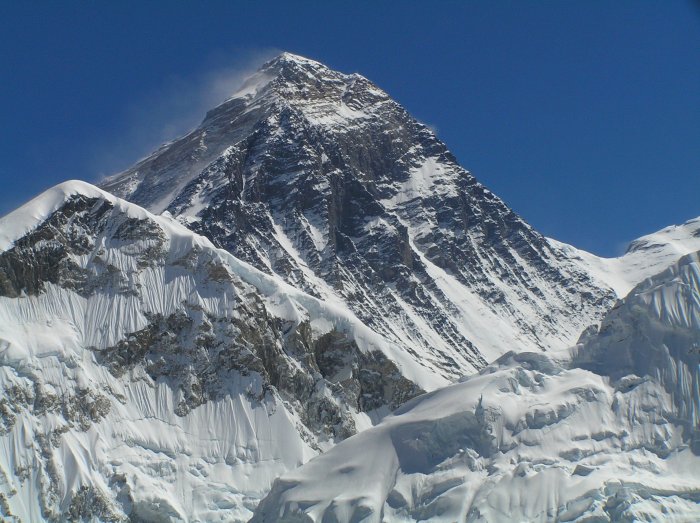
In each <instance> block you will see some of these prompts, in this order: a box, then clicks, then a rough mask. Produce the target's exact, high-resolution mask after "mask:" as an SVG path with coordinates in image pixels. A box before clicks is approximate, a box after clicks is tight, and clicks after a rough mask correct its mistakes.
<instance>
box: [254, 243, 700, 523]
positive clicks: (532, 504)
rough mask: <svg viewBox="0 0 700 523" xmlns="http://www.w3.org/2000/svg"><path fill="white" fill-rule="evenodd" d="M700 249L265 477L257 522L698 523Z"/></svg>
mask: <svg viewBox="0 0 700 523" xmlns="http://www.w3.org/2000/svg"><path fill="white" fill-rule="evenodd" d="M699 383H700V253H694V254H690V255H687V256H685V257H683V258H682V259H681V260H680V261H679V262H677V263H676V264H674V265H673V266H672V267H670V268H668V269H666V270H665V271H663V272H662V273H660V274H658V275H656V276H654V277H651V278H649V279H647V280H645V281H644V282H642V283H641V284H639V285H638V286H636V287H635V288H634V289H633V290H632V291H631V292H630V294H629V295H628V296H627V297H625V298H624V299H623V300H621V301H620V302H619V303H618V304H617V305H616V306H615V307H614V308H613V309H612V310H611V311H610V312H609V313H608V314H607V315H606V316H605V318H604V319H603V321H602V323H601V325H600V327H599V329H598V330H597V332H588V333H586V334H585V336H584V337H583V338H582V339H581V340H580V342H579V343H578V344H576V345H575V346H573V347H571V348H570V349H569V350H565V351H559V352H553V353H547V354H540V353H531V352H521V353H508V354H506V355H504V356H502V357H501V358H499V359H498V360H497V361H496V362H494V363H493V364H491V365H489V366H488V367H486V368H484V369H483V370H482V371H481V372H480V373H479V374H478V375H475V376H471V377H468V378H466V379H464V380H463V381H462V382H461V383H457V384H454V385H450V386H448V387H445V388H442V389H439V390H438V391H436V392H433V393H429V394H426V395H423V396H420V397H419V398H416V399H414V400H412V401H409V402H408V403H407V404H405V405H404V406H403V407H401V408H399V409H398V410H396V411H395V412H394V413H392V414H391V415H390V416H388V417H386V418H385V419H384V420H383V421H382V422H381V423H380V424H378V425H377V426H376V427H374V428H371V429H369V430H367V431H365V432H363V433H361V434H359V435H357V436H355V437H353V438H351V439H349V440H346V441H344V442H342V443H340V444H339V445H337V446H336V447H334V448H333V449H332V450H330V451H329V452H327V453H325V454H323V455H322V456H319V457H317V458H315V459H313V460H311V461H310V462H309V463H308V464H306V465H304V466H302V467H301V468H299V469H296V470H294V471H291V472H289V473H287V474H285V475H283V476H282V477H281V478H280V479H278V480H276V481H275V484H274V486H273V488H272V491H271V493H270V494H269V495H268V497H267V498H266V499H265V500H263V502H262V503H261V504H260V505H259V507H258V509H257V511H256V514H255V517H254V518H253V520H252V521H255V522H265V521H310V522H311V521H366V522H371V521H377V522H378V521H422V520H430V521H445V522H448V521H475V522H476V521H489V522H497V521H504V522H505V521H688V522H689V521H697V519H698V517H699V515H700V472H699V471H700V418H699V416H698V412H700V393H699V392H700V386H699Z"/></svg>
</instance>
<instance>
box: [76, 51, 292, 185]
mask: <svg viewBox="0 0 700 523" xmlns="http://www.w3.org/2000/svg"><path fill="white" fill-rule="evenodd" d="M279 52H280V51H279V50H276V49H262V50H255V51H246V52H244V53H240V52H238V53H236V55H235V57H234V58H233V60H231V61H229V62H228V63H226V64H225V65H218V66H214V67H211V68H210V69H208V70H205V71H203V72H200V73H199V74H196V75H190V76H185V75H182V76H180V75H177V76H172V77H170V78H167V79H164V81H163V84H162V86H161V87H159V88H157V89H155V90H152V91H150V92H145V93H141V94H138V93H137V94H136V96H135V99H136V101H135V102H133V103H131V104H130V105H128V106H127V107H124V108H123V112H124V118H123V123H122V125H120V127H121V131H120V132H119V134H118V135H116V136H110V137H106V138H105V139H104V141H103V142H102V143H101V144H100V145H98V146H97V147H96V151H95V153H94V154H93V156H92V158H91V159H90V166H89V167H90V170H92V171H93V172H95V178H96V179H97V180H99V179H101V178H104V177H105V176H107V175H110V174H114V173H116V172H119V171H121V170H123V169H126V168H128V167H129V166H131V165H133V164H134V163H136V162H137V161H138V160H139V159H141V158H143V157H145V156H147V155H148V154H149V153H151V152H152V151H153V150H155V149H156V148H157V147H159V146H160V145H162V144H163V143H167V142H169V141H171V140H174V139H175V138H178V137H179V136H182V135H184V134H186V133H187V132H188V131H190V130H192V129H194V128H195V127H197V125H199V123H200V122H201V121H202V119H203V118H204V115H205V114H206V112H207V111H208V110H209V109H211V108H213V107H215V106H217V105H219V104H220V103H221V102H223V101H224V100H226V99H227V98H228V97H229V96H230V95H231V94H233V93H234V92H235V91H236V90H237V88H238V87H239V86H240V85H241V84H242V83H243V81H244V80H245V79H246V78H247V77H248V76H249V75H250V74H252V73H253V72H255V70H257V68H258V67H259V66H260V65H261V64H262V63H263V62H265V61H266V60H269V59H271V58H272V57H274V56H275V55H277V54H279Z"/></svg>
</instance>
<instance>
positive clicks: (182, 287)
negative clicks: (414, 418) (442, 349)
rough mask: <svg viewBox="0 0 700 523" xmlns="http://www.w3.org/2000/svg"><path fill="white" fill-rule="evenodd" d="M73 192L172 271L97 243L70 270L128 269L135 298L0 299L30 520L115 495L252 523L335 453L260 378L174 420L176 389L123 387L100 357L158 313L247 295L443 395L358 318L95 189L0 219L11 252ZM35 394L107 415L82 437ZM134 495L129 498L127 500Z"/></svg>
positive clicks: (220, 305) (5, 431)
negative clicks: (216, 272)
mask: <svg viewBox="0 0 700 523" xmlns="http://www.w3.org/2000/svg"><path fill="white" fill-rule="evenodd" d="M74 195H82V196H87V197H89V198H96V199H99V200H105V201H107V202H110V203H111V204H112V205H113V206H114V210H113V211H112V216H113V218H110V219H114V220H117V218H119V217H120V216H121V217H122V218H119V219H123V216H124V215H125V216H128V217H129V218H135V219H137V220H144V221H147V222H151V223H155V224H157V226H158V227H159V228H160V230H161V231H162V232H163V235H164V238H165V247H164V249H165V261H164V263H162V264H157V265H154V266H150V267H146V268H143V267H141V268H139V267H138V266H137V263H136V261H135V259H134V257H133V256H132V255H133V254H134V253H137V254H138V253H139V252H141V251H143V250H144V249H146V248H147V247H148V245H149V244H148V241H147V240H143V241H140V242H139V241H137V242H135V243H132V244H124V243H123V242H121V243H120V242H119V241H116V240H113V239H105V238H96V239H95V241H96V243H97V245H96V246H95V248H94V249H93V251H92V254H89V255H84V256H74V257H73V260H74V261H75V262H76V264H77V265H78V266H80V267H83V268H85V269H87V270H96V269H95V267H96V266H97V263H98V261H97V260H96V258H99V259H100V263H101V264H106V265H111V266H114V267H117V268H118V269H119V270H120V272H121V273H123V274H128V275H130V276H129V278H130V281H129V288H130V289H131V290H132V291H134V292H126V293H122V292H117V291H116V290H114V289H112V290H108V291H100V292H95V293H93V294H90V295H88V296H84V295H81V294H79V293H78V292H74V291H73V290H70V289H67V288H63V287H60V286H58V285H55V284H52V283H47V284H46V286H45V289H44V291H42V292H41V293H39V294H38V295H26V294H22V295H21V296H19V297H16V298H10V297H0V388H2V391H3V393H2V396H0V402H2V401H3V400H4V399H8V401H9V402H8V403H3V404H2V405H0V414H6V415H7V416H6V417H5V418H4V419H5V421H6V422H4V423H5V424H4V425H3V426H0V493H2V495H3V496H4V499H5V501H6V502H7V506H8V507H9V512H10V513H11V514H12V515H13V516H14V517H16V518H19V520H21V521H40V520H43V519H51V518H52V517H59V516H58V514H66V513H67V511H69V510H70V499H71V498H72V497H73V496H74V495H75V494H76V492H78V491H79V489H80V488H81V487H91V488H93V489H96V490H98V491H99V492H100V493H101V494H102V495H104V496H105V498H106V499H107V501H106V503H107V505H108V507H109V508H110V510H111V511H112V512H110V513H114V514H121V513H122V512H121V511H122V510H126V509H130V510H132V511H133V512H132V515H138V516H139V517H142V518H144V519H145V520H149V521H237V520H241V521H243V520H247V519H248V517H250V515H251V511H252V509H253V508H254V507H255V504H256V503H257V501H258V500H259V499H260V498H261V497H262V496H263V495H264V494H265V493H266V492H267V491H268V489H269V487H270V485H271V483H272V481H273V480H274V478H276V477H277V476H279V475H280V474H281V473H283V472H285V471H287V470H290V469H293V468H295V467H297V466H298V465H300V464H302V463H304V462H306V461H307V460H308V459H309V458H310V457H312V456H313V455H315V454H316V453H317V452H318V448H320V447H323V446H324V445H326V446H327V445H328V444H330V442H325V443H324V442H323V441H315V440H314V437H313V435H312V434H311V433H310V432H309V431H308V430H305V429H304V428H303V426H302V422H301V420H300V419H299V415H298V413H297V412H296V411H295V410H294V409H293V408H291V407H290V406H289V405H287V404H286V403H285V402H283V401H282V400H281V398H280V397H279V396H278V395H277V394H276V393H274V392H273V393H267V394H266V393H265V392H264V391H263V390H262V389H261V385H262V381H261V377H260V375H259V374H257V373H256V372H250V373H248V374H232V375H231V377H230V379H229V380H228V381H226V383H225V384H224V386H225V388H226V391H225V392H226V393H225V394H224V395H223V397H222V398H219V399H216V400H211V401H208V402H206V403H204V404H202V405H199V406H197V407H196V408H193V409H191V410H189V412H187V413H186V415H184V416H178V415H176V414H175V413H174V411H175V410H176V408H177V406H178V405H179V404H180V403H181V402H182V400H183V396H182V391H180V390H179V389H177V388H174V387H171V386H170V384H169V383H168V381H167V380H161V379H159V380H156V381H154V380H153V379H151V378H150V377H149V375H147V374H146V373H145V372H144V371H143V370H139V369H138V368H137V369H134V370H132V371H129V372H128V373H127V375H126V376H125V377H120V378H117V377H115V376H114V375H112V374H111V373H110V372H109V371H108V369H107V368H106V367H105V366H104V365H101V364H99V363H98V361H97V360H96V354H97V353H99V351H101V350H102V349H104V348H106V347H109V346H112V345H114V344H115V343H117V342H118V341H119V340H121V339H124V337H125V336H126V335H128V334H129V333H132V332H135V331H138V330H139V329H143V328H144V327H145V326H146V325H148V323H149V317H147V315H148V314H151V315H152V314H162V315H163V316H167V315H169V314H173V313H175V312H176V311H178V310H180V308H181V307H182V306H183V305H186V306H187V307H188V308H189V309H188V310H190V311H193V310H194V311H197V310H201V311H202V312H203V313H204V314H207V315H212V316H216V317H223V318H227V317H231V316H232V314H235V313H234V307H235V304H236V303H237V302H238V301H239V300H246V297H247V296H248V295H249V294H251V293H252V294H254V295H256V296H258V297H259V298H261V299H262V301H263V303H264V305H265V308H266V310H267V314H268V315H271V316H272V317H275V318H280V319H283V320H285V321H290V322H299V321H302V320H306V319H308V320H310V321H311V324H312V326H313V328H314V330H315V331H318V332H328V331H330V330H332V329H334V328H335V329H337V330H339V331H342V332H346V333H347V334H348V335H349V336H350V337H351V338H352V339H354V340H355V341H356V342H357V344H358V346H359V347H360V349H362V350H375V349H379V350H381V351H383V352H384V353H385V354H386V355H387V356H388V357H389V358H390V359H391V360H393V361H394V362H395V363H396V364H397V366H398V367H399V368H400V369H401V372H402V374H404V375H405V376H407V377H409V378H410V379H412V380H414V381H415V382H416V383H418V384H419V385H420V386H422V387H423V388H425V389H426V390H432V389H435V388H436V387H439V386H443V385H445V384H446V381H445V380H444V379H443V378H441V377H440V376H439V375H438V374H437V373H434V372H432V371H431V369H430V368H429V367H427V366H425V365H423V364H421V362H419V361H417V360H416V359H415V358H414V357H413V356H411V355H408V354H406V353H405V352H404V351H403V350H402V349H401V348H400V347H398V346H396V345H395V344H392V343H390V342H388V341H387V340H385V339H384V338H383V337H382V336H380V335H378V334H377V333H375V332H373V331H371V330H370V329H369V328H367V327H366V326H364V325H363V324H362V323H361V322H359V320H357V318H356V317H355V316H354V315H353V314H352V313H351V312H349V311H347V310H343V309H341V308H339V307H338V306H337V305H333V304H328V303H324V302H322V301H320V300H318V299H316V298H313V297H311V296H309V295H307V294H304V293H303V292H301V291H298V290H297V289H294V288H293V287H291V286H290V285H288V284H286V283H285V282H283V281H281V280H279V279H277V278H275V277H272V276H269V275H266V274H264V273H262V272H260V271H258V270H257V269H255V268H253V267H251V266H250V265H248V264H246V263H243V262H241V261H240V260H237V259H236V258H234V257H233V256H231V255H230V254H228V253H227V252H225V251H222V250H219V249H216V248H214V247H213V246H212V244H211V243H210V242H209V241H208V240H207V239H205V238H203V237H200V236H197V235H195V234H193V233H192V232H191V231H189V230H188V229H186V228H185V227H184V226H182V225H180V224H179V223H177V222H176V221H174V220H172V219H170V218H167V217H164V216H155V215H153V214H151V213H149V212H147V211H145V210H144V209H142V208H140V207H138V206H136V205H133V204H130V203H127V202H125V201H123V200H120V199H119V198H116V197H114V196H112V195H110V194H108V193H105V192H104V191H101V190H100V189H98V188H96V187H94V186H92V185H90V184H87V183H84V182H78V181H71V182H66V183H63V184H60V185H58V186H56V187H54V188H53V189H50V190H48V191H46V192H45V193H43V194H42V195H40V196H39V197H37V198H35V199H34V200H32V201H30V202H29V203H27V204H26V205H24V206H22V207H21V208H19V209H18V210H17V211H15V212H13V213H11V214H9V215H7V216H5V217H4V218H2V220H0V231H1V232H0V245H1V246H2V247H1V248H2V251H6V250H8V249H10V248H12V246H13V245H14V244H15V243H16V242H17V241H19V239H20V238H21V237H23V236H24V235H25V234H27V233H28V232H30V231H31V230H33V229H34V228H36V227H37V226H39V225H40V224H42V223H43V222H44V221H45V220H46V219H47V218H49V217H50V216H51V214H52V213H53V212H55V211H56V210H58V209H60V208H61V206H62V205H63V204H65V202H66V201H67V200H68V199H69V198H70V197H71V196H74ZM193 253H195V254H197V256H198V259H200V260H208V262H207V263H211V264H214V265H216V266H218V267H221V266H222V267H224V268H225V270H226V272H227V273H228V274H229V276H230V278H231V282H232V283H231V284H230V285H228V284H226V283H225V282H224V283H222V282H220V281H212V280H211V278H209V277H208V276H207V275H206V272H203V269H202V267H206V264H205V265H201V264H200V265H201V266H197V267H196V268H195V269H192V270H186V269H184V268H183V266H182V264H183V262H182V260H185V259H189V258H188V257H190V256H193ZM20 392H21V394H23V395H24V396H21V395H20V396H21V397H20V396H18V394H20ZM40 396H41V397H43V398H46V397H57V398H62V399H64V400H65V399H66V398H69V399H70V398H79V397H83V396H84V397H85V398H87V400H86V401H87V402H88V404H89V408H93V407H94V406H95V405H98V404H99V403H98V402H99V401H105V400H106V401H107V402H108V404H109V410H108V412H107V413H106V415H104V417H102V418H101V419H98V420H96V421H94V422H91V421H89V420H88V421H87V422H86V423H87V425H85V426H84V427H79V426H78V425H79V423H78V422H77V421H76V420H75V419H73V418H71V417H70V416H69V414H67V413H66V412H65V411H64V412H63V413H62V412H61V411H60V410H59V411H50V410H47V411H44V412H42V411H41V410H40V409H39V408H38V407H37V406H36V405H35V404H34V402H35V401H36V398H38V397H40ZM18 397H20V399H19V400H18V399H17V398H18ZM22 398H24V399H22ZM261 398H262V399H261ZM3 409H4V410H3ZM7 409H10V410H9V411H8V410H7ZM351 415H352V416H354V417H355V418H356V420H357V423H358V425H359V426H360V427H363V426H369V425H370V422H369V419H368V418H367V416H366V415H364V414H361V413H357V412H353V413H351ZM98 418H99V416H98ZM7 420H9V421H7ZM0 421H2V420H0ZM46 455H50V458H49V459H48V461H47V460H46V459H44V458H45V456H46ZM47 463H48V464H47ZM110 478H111V479H110ZM115 478H117V479H116V480H115ZM120 478H121V479H120ZM127 493H128V496H127ZM125 496H126V497H127V498H128V501H126V502H124V501H123V499H122V501H120V499H121V498H124V497H125ZM8 517H9V516H8ZM115 517H116V516H115ZM10 520H12V519H11V518H10Z"/></svg>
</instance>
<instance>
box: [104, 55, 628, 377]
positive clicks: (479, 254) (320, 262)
mask: <svg viewBox="0 0 700 523" xmlns="http://www.w3.org/2000/svg"><path fill="white" fill-rule="evenodd" d="M102 187H103V188H104V189H105V190H107V191H109V192H111V193H113V194H115V195H117V196H119V197H121V198H124V199H126V200H129V201H132V202H134V203H136V204H138V205H141V206H143V207H145V208H147V209H149V210H151V211H152V212H155V213H160V212H162V211H166V212H168V213H170V214H171V215H172V216H174V217H176V218H177V219H178V220H180V221H181V222H182V223H183V224H185V225H186V226H187V227H189V228H191V229H192V230H194V231H196V232H198V233H200V234H202V235H203V236H206V237H207V238H209V239H210V240H211V241H212V242H213V243H214V244H215V245H216V246H218V247H222V248H224V249H226V250H228V251H229V252H230V253H232V254H234V255H235V256H237V257H238V258H240V259H242V260H245V261H247V262H248V263H250V264H251V265H254V266H255V267H257V268H258V269H260V270H262V271H264V272H266V273H268V274H275V275H278V276H280V277H281V278H283V279H284V280H285V281H287V282H288V283H290V284H291V285H293V286H295V287H297V288H299V289H302V290H304V291H306V292H308V293H309V294H312V295H314V296H318V297H320V298H322V299H324V300H328V301H331V302H333V303H336V304H338V305H339V306H341V307H344V308H348V309H350V310H352V311H353V313H354V314H355V315H357V317H358V318H360V319H361V320H362V321H363V322H364V323H365V324H366V325H368V326H370V327H371V328H372V329H374V330H375V331H376V332H379V333H380V334H382V335H383V336H385V337H386V338H387V339H390V340H392V341H393V342H395V343H397V344H400V345H401V346H403V347H405V348H406V350H408V351H412V352H413V353H414V354H415V355H416V357H417V358H420V359H422V360H423V361H425V362H426V364H427V365H429V366H430V367H431V368H436V369H439V370H440V372H441V374H442V375H443V376H444V377H445V378H446V379H449V380H452V379H455V378H457V377H459V376H462V375H464V374H468V373H471V372H474V371H476V370H478V369H480V368H482V367H483V366H485V365H486V364H487V363H488V362H490V361H493V360H494V359H495V358H497V357H498V356H500V355H501V354H503V353H504V352H506V351H507V350H510V349H512V348H513V347H520V348H521V349H523V350H525V349H527V350H544V349H547V348H550V347H564V346H567V345H569V344H571V343H573V342H575V341H576V339H577V337H578V335H579V333H580V332H581V330H582V329H584V328H585V327H587V326H588V325H590V324H592V323H595V322H596V321H598V320H599V319H600V318H601V316H602V314H603V313H604V312H605V310H606V309H607V308H608V307H609V306H610V305H612V303H613V302H614V299H615V298H616V295H615V292H614V291H613V289H612V288H610V286H609V285H607V284H606V283H605V281H602V280H600V279H599V278H597V277H596V276H595V275H593V274H592V273H591V272H590V271H589V270H588V268H587V267H585V266H582V265H581V264H580V263H578V262H576V261H572V259H571V258H570V256H569V255H568V254H567V252H566V251H565V250H564V249H562V248H560V246H559V245H553V244H552V243H551V242H549V241H548V240H547V239H546V238H544V237H543V236H542V235H541V234H539V233H538V232H536V231H535V230H533V229H532V227H530V226H529V225H528V224H527V223H525V222H524V221H523V220H522V219H521V218H520V217H519V216H518V215H517V214H515V213H514V212H513V211H512V210H511V209H509V208H508V207H507V206H506V205H505V204H504V203H503V202H502V201H501V200H500V199H499V198H498V197H496V196H495V195H494V194H492V193H491V192H490V191H489V190H487V189H486V188H484V187H483V186H482V185H481V184H480V183H479V182H478V181H477V180H476V179H475V178H474V177H473V176H472V175H471V174H470V173H468V172H467V171H465V170H464V169H463V168H462V167H461V166H460V165H459V164H458V163H457V160H456V159H455V158H454V156H453V155H452V154H451V153H450V152H449V151H448V150H447V148H446V147H445V145H444V144H443V143H442V142H441V141H440V140H438V139H437V138H436V136H435V135H434V134H433V133H432V132H431V131H430V130H429V129H428V128H427V127H426V126H425V125H423V124H421V123H420V122H418V121H417V120H415V119H414V118H413V117H411V116H410V115H409V114H408V113H407V112H406V111H405V110H404V109H403V108H402V107H401V106H400V105H399V104H397V103H396V102H394V101H393V100H392V99H391V98H390V97H389V96H388V95H387V94H386V93H385V92H383V91H382V90H381V89H379V88H378V87H377V86H375V85H374V84H373V83H372V82H370V81H369V80H367V79H366V78H364V77H362V76H360V75H357V74H350V75H346V74H342V73H339V72H336V71H333V70H331V69H329V68H327V67H325V66H324V65H322V64H320V63H318V62H314V61H312V60H308V59H306V58H302V57H299V56H295V55H292V54H289V53H284V54H282V55H280V56H279V57H277V58H275V59H274V60H272V61H270V62H268V63H266V64H264V65H263V66H262V67H261V69H260V70H259V71H258V72H257V73H256V74H254V75H253V76H252V77H251V78H249V79H248V81H247V82H246V83H245V84H244V85H243V87H242V88H241V90H239V91H238V92H237V93H235V94H234V95H233V96H232V97H231V98H230V99H229V100H227V101H226V102H224V103H223V104H221V105H220V106H218V107H216V108H214V109H212V110H211V111H209V113H208V114H207V115H206V118H205V119H204V121H203V122H202V124H201V125H200V126H199V127H198V128H197V129H196V130H194V131H193V132H191V133H190V134H188V135H187V136H185V137H183V138H181V139H179V140H176V141H174V142H172V143H170V144H167V145H165V146H163V147H161V148H160V149H159V150H158V151H156V152H155V153H154V154H153V155H151V156H149V157H148V158H146V159H144V160H143V161H141V162H139V163H138V164H137V165H135V166H134V167H133V168H131V169H129V170H127V171H126V172H124V173H121V174H119V175H116V176H114V177H112V178H110V179H108V180H106V181H105V182H104V183H103V184H102Z"/></svg>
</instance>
